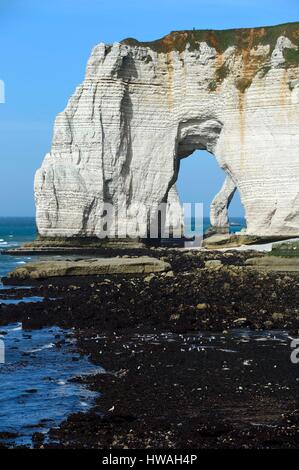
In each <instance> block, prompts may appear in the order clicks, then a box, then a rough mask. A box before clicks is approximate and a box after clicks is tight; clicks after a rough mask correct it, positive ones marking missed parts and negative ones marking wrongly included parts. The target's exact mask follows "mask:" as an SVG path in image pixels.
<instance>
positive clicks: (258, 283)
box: [0, 249, 299, 448]
mask: <svg viewBox="0 0 299 470" xmlns="http://www.w3.org/2000/svg"><path fill="white" fill-rule="evenodd" d="M120 254H122V255H124V253H123V252H121V253H120V252H118V251H117V250H114V251H113V252H112V251H111V250H110V251H107V252H106V256H108V257H111V256H119V255H120ZM134 254H135V255H136V254H139V253H136V251H135V252H134ZM126 255H127V256H130V255H132V252H130V251H128V252H127V253H126ZM142 255H148V256H151V257H155V258H159V259H160V260H161V261H163V262H165V263H169V265H170V266H171V269H170V270H168V271H165V272H158V273H150V274H148V273H146V274H126V275H122V274H113V275H109V276H107V275H105V274H103V275H98V276H70V277H53V278H48V279H37V280H35V281H34V280H33V281H32V282H31V288H30V289H28V288H26V289H22V288H19V289H17V290H13V289H10V288H9V286H7V288H6V289H5V290H3V291H1V293H0V296H1V298H2V299H5V298H10V296H12V295H13V296H14V298H15V297H19V298H20V299H21V298H24V297H31V296H40V297H45V300H44V302H40V303H36V304H25V303H21V304H18V305H0V313H1V315H0V325H5V324H7V323H12V322H16V321H22V322H23V328H26V329H35V328H42V327H44V326H50V325H51V326H52V325H58V326H60V327H63V328H72V329H74V331H75V334H76V337H77V340H78V343H77V344H78V349H79V351H80V352H82V353H84V354H87V355H89V356H90V358H91V360H92V361H93V362H94V363H96V364H99V365H101V366H102V367H104V369H105V370H106V372H107V373H106V374H100V375H96V376H89V377H85V378H83V377H81V378H80V377H79V378H77V379H76V380H79V381H81V382H84V383H86V386H87V387H89V388H91V389H92V390H96V391H98V392H99V393H100V396H99V398H98V399H97V402H96V405H95V407H94V408H93V409H92V410H91V411H89V412H88V413H79V414H75V415H72V416H70V417H69V418H68V420H67V421H65V422H64V423H62V425H61V426H60V427H59V428H57V429H52V430H50V432H49V433H48V434H47V436H46V438H45V436H44V435H42V434H37V435H34V436H33V442H34V446H35V447H66V448H68V447H70V448H74V447H75V448H77V447H86V448H239V447H244V448H288V447H293V448H294V447H298V444H299V432H298V429H299V428H298V424H299V414H298V410H299V405H298V377H299V375H298V365H294V364H292V363H291V361H290V354H291V348H290V343H289V342H290V341H291V338H293V337H296V336H298V333H299V331H298V330H299V290H298V285H299V277H298V273H296V272H276V271H273V272H272V271H268V270H257V269H254V268H253V267H252V266H249V265H248V264H246V263H247V260H248V259H249V258H253V257H257V254H256V253H252V252H237V251H227V252H225V253H222V252H219V251H217V252H216V251H214V252H213V251H198V252H196V251H194V252H192V251H185V252H184V251H179V250H170V249H149V250H142ZM259 256H262V255H259ZM10 281H11V280H7V282H8V283H9V282H10ZM52 299H55V300H52ZM282 331H283V332H284V335H285V336H282V339H280V338H281V336H280V335H281V334H282V333H281V332H282ZM252 335H253V336H252ZM56 346H57V347H59V344H57V345H56Z"/></svg>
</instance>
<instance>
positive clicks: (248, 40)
mask: <svg viewBox="0 0 299 470" xmlns="http://www.w3.org/2000/svg"><path fill="white" fill-rule="evenodd" d="M282 35H284V36H286V37H288V38H289V39H290V40H291V41H292V43H293V44H295V45H298V46H299V22H298V23H286V24H282V25H278V26H266V27H261V28H246V29H227V30H223V31H221V30H186V31H173V32H172V33H170V34H169V35H167V36H165V37H164V38H162V39H159V40H157V41H150V42H139V41H137V40H136V39H133V38H128V39H125V40H124V41H122V42H123V44H128V45H131V46H143V47H149V48H151V49H152V50H153V51H156V52H158V53H161V52H164V53H166V52H171V51H173V50H177V51H179V52H182V51H183V50H185V48H186V46H187V44H188V43H189V44H190V49H191V50H194V49H198V44H199V43H200V42H203V41H204V42H206V43H207V44H208V45H209V46H211V47H214V48H215V49H216V50H217V51H218V52H219V53H222V52H224V51H225V50H226V49H228V47H230V46H236V47H237V48H238V49H248V48H252V47H257V46H258V45H270V52H272V51H273V49H274V47H275V44H276V41H277V39H278V37H279V36H282ZM292 54H293V53H292ZM293 60H294V57H293V55H292V57H291V61H293ZM296 60H297V59H296ZM292 63H293V62H292Z"/></svg>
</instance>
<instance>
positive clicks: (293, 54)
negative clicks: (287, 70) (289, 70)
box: [283, 48, 299, 66]
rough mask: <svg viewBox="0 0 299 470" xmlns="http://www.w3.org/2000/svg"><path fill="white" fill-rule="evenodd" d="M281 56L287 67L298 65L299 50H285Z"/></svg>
mask: <svg viewBox="0 0 299 470" xmlns="http://www.w3.org/2000/svg"><path fill="white" fill-rule="evenodd" d="M283 55H284V58H285V61H286V64H288V65H294V66H297V65H299V49H297V50H296V49H289V48H286V49H284V51H283Z"/></svg>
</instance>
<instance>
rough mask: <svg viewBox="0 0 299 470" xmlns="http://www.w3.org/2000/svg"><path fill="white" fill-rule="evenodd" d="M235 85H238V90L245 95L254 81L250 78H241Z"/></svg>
mask: <svg viewBox="0 0 299 470" xmlns="http://www.w3.org/2000/svg"><path fill="white" fill-rule="evenodd" d="M235 84H236V88H237V89H238V90H239V91H240V92H241V93H245V91H246V90H247V88H249V87H250V85H251V84H252V79H250V78H239V79H238V80H236V82H235Z"/></svg>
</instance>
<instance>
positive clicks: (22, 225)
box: [0, 217, 245, 279]
mask: <svg viewBox="0 0 299 470" xmlns="http://www.w3.org/2000/svg"><path fill="white" fill-rule="evenodd" d="M230 221H231V223H232V224H233V225H232V226H231V227H230V229H231V231H232V232H238V231H240V230H241V229H242V228H244V227H245V220H244V218H242V217H231V218H230ZM194 226H195V229H196V231H197V230H201V226H200V224H194ZM209 226H210V220H209V218H208V217H204V218H203V230H204V231H205V230H207V229H208V228H209ZM191 234H194V232H193V233H191ZM187 235H190V233H187ZM35 236H36V225H35V219H34V217H0V250H1V251H2V250H7V249H10V248H15V247H18V246H20V245H22V243H25V242H29V241H31V240H34V238H35ZM28 261H30V257H21V256H18V257H14V256H0V279H1V277H3V276H5V275H6V274H7V273H8V272H9V271H11V270H13V269H14V268H15V267H16V266H18V265H20V264H24V263H26V262H28Z"/></svg>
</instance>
